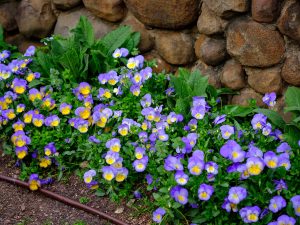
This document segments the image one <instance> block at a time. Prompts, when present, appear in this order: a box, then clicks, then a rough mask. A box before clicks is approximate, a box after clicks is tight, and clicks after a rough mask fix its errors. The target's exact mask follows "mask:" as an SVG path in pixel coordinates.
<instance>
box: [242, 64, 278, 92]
mask: <svg viewBox="0 0 300 225" xmlns="http://www.w3.org/2000/svg"><path fill="white" fill-rule="evenodd" d="M245 70H246V73H247V75H248V84H249V85H250V86H251V87H252V88H253V89H254V90H255V91H257V92H259V93H262V94H265V93H269V92H276V93H281V91H282V80H281V76H280V73H281V68H280V66H275V67H270V68H266V69H262V68H251V67H248V68H245Z"/></svg>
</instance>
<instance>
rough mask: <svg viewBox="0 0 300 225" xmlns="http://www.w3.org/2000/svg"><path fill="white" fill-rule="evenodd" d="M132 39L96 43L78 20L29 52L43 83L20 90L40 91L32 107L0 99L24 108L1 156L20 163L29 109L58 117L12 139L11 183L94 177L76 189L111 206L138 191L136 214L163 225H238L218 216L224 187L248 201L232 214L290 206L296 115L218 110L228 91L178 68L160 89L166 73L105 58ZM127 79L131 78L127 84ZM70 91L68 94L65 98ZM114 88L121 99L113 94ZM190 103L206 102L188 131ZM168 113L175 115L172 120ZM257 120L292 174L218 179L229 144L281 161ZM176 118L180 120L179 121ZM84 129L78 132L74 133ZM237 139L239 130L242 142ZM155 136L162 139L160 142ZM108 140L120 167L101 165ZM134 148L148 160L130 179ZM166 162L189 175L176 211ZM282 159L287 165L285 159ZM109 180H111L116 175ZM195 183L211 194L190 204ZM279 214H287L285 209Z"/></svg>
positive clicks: (295, 105) (274, 171)
mask: <svg viewBox="0 0 300 225" xmlns="http://www.w3.org/2000/svg"><path fill="white" fill-rule="evenodd" d="M0 36H1V35H0ZM139 38H140V36H139V34H136V33H132V32H131V31H130V29H129V28H128V27H120V28H119V29H117V30H115V31H113V32H112V33H110V34H108V35H107V36H105V37H104V38H102V39H100V40H95V39H94V34H93V29H92V26H91V24H90V23H89V22H88V21H87V20H86V19H85V18H81V19H80V21H79V23H78V25H77V27H76V28H74V29H73V30H72V31H71V36H70V37H68V38H62V37H58V36H54V37H53V38H51V39H46V40H45V42H47V46H45V47H43V48H41V49H39V50H38V51H37V55H36V57H34V58H33V65H32V66H31V67H30V69H31V70H32V71H40V72H42V76H41V78H40V79H34V80H33V81H31V82H29V83H28V87H29V88H36V89H37V90H40V94H41V97H40V99H36V100H32V99H31V98H30V96H29V93H28V89H26V91H25V92H24V93H22V94H18V96H17V98H16V99H14V100H13V101H10V100H11V99H4V98H1V99H2V100H1V101H0V103H1V107H2V106H3V107H4V108H5V109H4V110H6V109H8V108H9V109H13V110H15V111H14V112H16V106H17V105H18V104H20V103H22V104H25V105H26V109H25V111H24V112H18V113H16V114H15V117H14V118H11V119H4V120H3V121H2V120H1V126H0V129H1V131H2V132H1V139H2V140H3V142H4V146H3V150H4V153H5V154H9V155H12V156H13V157H15V158H16V159H17V157H19V155H17V156H16V154H17V152H16V148H15V147H16V146H17V147H20V146H18V145H19V144H20V143H21V144H20V145H22V144H23V143H22V142H21V141H20V142H19V140H18V142H16V140H17V139H15V140H14V139H13V138H12V139H11V136H12V135H13V134H15V133H16V132H17V131H16V130H15V128H13V124H14V123H15V122H16V121H18V120H22V121H24V118H25V115H24V114H25V113H26V112H29V111H30V112H31V113H34V116H35V115H36V114H41V115H43V116H44V118H49V117H50V116H52V115H57V116H58V117H59V124H58V125H57V126H56V125H55V126H54V125H51V123H50V125H46V124H45V123H44V124H43V125H42V126H40V127H38V126H36V125H35V124H34V123H33V122H30V123H26V124H25V127H24V128H22V129H24V131H25V133H24V134H23V133H22V134H20V135H19V136H18V139H22V140H23V139H25V140H26V141H27V142H28V139H27V138H29V139H30V142H28V143H27V142H26V147H28V149H27V151H28V152H26V156H24V158H22V159H21V160H19V162H20V168H21V173H20V179H22V180H27V179H28V177H29V176H30V175H31V174H34V173H36V174H38V175H39V178H40V179H46V178H48V177H54V178H57V179H58V180H63V179H66V178H65V175H66V174H67V173H68V172H74V171H76V174H77V175H78V176H80V177H81V178H83V177H84V175H85V173H86V172H87V171H88V170H91V169H93V170H94V171H93V172H95V173H93V174H95V175H94V176H93V177H92V181H93V182H96V183H89V182H88V181H86V180H85V182H87V183H88V184H87V185H88V186H89V187H90V188H91V189H95V195H96V196H99V197H102V196H105V195H109V196H110V198H111V199H113V200H114V201H120V200H121V199H123V198H131V197H132V196H133V192H134V191H139V192H140V193H141V194H142V196H143V197H144V200H143V201H144V203H145V205H146V206H147V207H146V208H145V209H143V210H144V211H147V212H148V211H150V210H154V209H155V208H157V207H162V208H164V209H165V210H166V215H165V216H164V217H163V220H162V222H161V224H162V225H166V224H174V225H177V224H178V225H181V224H190V223H191V222H193V223H198V224H209V225H213V224H232V225H233V224H236V225H238V224H241V223H242V222H241V221H242V220H241V218H240V216H239V214H238V213H236V214H233V213H231V214H230V213H227V212H226V210H224V209H222V204H223V202H224V199H225V198H226V197H227V195H228V191H229V189H230V187H233V186H243V187H245V188H246V189H247V193H248V194H247V198H246V199H245V200H243V201H242V202H241V203H239V205H238V209H241V208H242V207H246V206H254V205H258V206H260V207H261V209H264V208H267V207H268V205H269V202H270V199H271V198H272V197H274V196H275V195H278V194H280V195H281V196H283V197H284V198H285V199H286V200H290V199H291V197H292V196H294V195H295V194H297V193H298V190H299V188H300V185H299V182H298V181H297V179H296V178H297V177H299V176H300V160H299V157H300V153H299V148H297V146H296V145H295V144H296V141H297V140H299V137H298V135H299V130H298V127H297V126H298V125H299V123H297V122H298V121H297V117H296V118H295V119H294V121H293V122H292V123H291V124H285V122H284V121H283V119H282V118H281V117H280V116H279V114H277V113H275V112H273V111H272V110H268V109H260V108H258V107H257V106H256V104H255V101H251V102H250V103H251V104H250V106H247V107H242V106H231V105H226V106H223V102H222V99H221V97H222V96H223V95H226V94H233V93H234V92H232V91H230V90H229V89H226V88H224V89H218V90H217V89H215V88H214V87H213V86H211V85H209V84H208V78H207V77H205V76H202V75H201V74H200V72H199V71H193V72H189V71H188V70H186V69H179V72H178V76H175V75H170V84H169V81H168V77H169V75H166V74H164V73H160V74H155V73H151V74H148V72H147V74H146V72H145V67H147V66H153V63H150V62H144V63H141V64H142V65H138V66H136V67H135V68H134V69H129V68H128V66H127V59H126V58H125V57H122V58H117V59H114V58H112V57H111V54H112V53H113V52H114V50H115V48H119V47H127V48H128V49H129V50H130V56H134V55H135V53H136V49H135V47H136V46H137V44H138V41H139ZM6 63H7V62H6ZM35 69H36V70H35ZM147 69H150V68H147ZM110 70H113V71H115V72H116V73H117V77H118V79H116V80H117V81H116V83H113V82H109V81H108V82H103V83H102V82H98V81H97V82H93V81H95V80H96V78H97V75H98V73H100V72H104V73H106V72H111V71H110ZM29 71H30V70H29V69H28V68H23V71H22V72H24V77H26V76H27V75H28V73H29ZM128 74H130V75H132V76H128ZM141 74H143V75H144V77H143V79H142V82H141V83H138V81H137V80H138V79H137V80H135V79H134V76H135V75H141ZM106 75H108V73H107V74H106ZM146 75H147V76H146ZM148 75H149V76H148ZM16 76H18V75H16V74H13V75H12V77H10V78H9V79H7V80H5V81H1V82H0V84H1V85H2V86H1V88H2V89H3V95H4V93H6V92H8V91H11V90H12V89H11V87H10V85H7V84H10V83H11V81H12V80H13V79H14V78H15V77H16ZM146 77H147V78H146ZM150 77H151V78H150ZM105 79H107V78H105ZM108 80H109V79H108ZM82 81H85V82H86V81H89V82H90V84H91V85H88V86H89V87H88V89H85V88H82V87H81V89H80V88H79V87H80V84H78V82H82ZM136 83H138V84H139V85H136ZM169 85H171V86H172V87H174V89H175V94H174V95H172V94H170V96H167V95H166V94H165V89H166V88H167V87H169ZM136 86H138V87H139V88H140V89H139V91H140V92H137V93H135V92H134V91H132V87H136ZM74 88H75V89H76V90H75V91H74V92H76V93H73V91H72V89H74ZM118 88H120V90H121V92H122V94H120V92H118ZM103 89H104V91H105V93H109V94H108V95H100V92H101V91H103ZM116 89H117V91H116ZM42 90H43V91H42ZM13 91H14V90H13ZM146 94H150V95H151V101H150V102H147V104H146V103H145V105H143V104H142V103H141V102H143V101H144V100H145V99H144V96H145V95H146ZM298 94H299V93H298V91H297V90H295V89H292V91H289V92H288V93H287V96H286V98H287V102H289V108H288V110H289V111H292V112H295V113H296V115H297V113H299V110H298V109H299V102H298V101H295V99H290V98H296V97H297V96H298ZM195 96H202V97H205V98H204V99H203V101H204V100H205V102H204V103H203V104H204V107H205V108H207V109H208V108H209V110H207V112H205V115H203V118H202V119H199V118H198V119H197V120H194V121H196V123H195V124H193V125H190V124H189V122H190V119H191V118H192V115H191V105H192V101H193V97H195ZM48 98H51V100H53V101H52V102H53V105H51V106H53V107H51V106H50V107H48V106H45V104H44V103H45V102H47V101H46V100H47V99H48ZM3 99H4V100H3ZM89 101H91V102H89ZM61 103H68V104H70V105H72V109H71V111H70V113H66V114H63V113H62V111H61V110H60V105H61ZM51 104H52V103H51ZM199 104H202V102H201V103H199ZM79 107H84V109H85V110H87V111H89V114H88V115H87V116H85V114H84V113H78V111H80V110H78V109H79ZM37 109H38V110H37ZM81 109H82V108H81ZM147 110H149V112H151V114H149V115H150V116H148V115H147V116H146V115H144V114H146V111H147ZM118 111H122V114H121V115H120V114H119V112H118ZM174 111H175V112H176V113H181V114H182V115H178V114H176V113H175V114H174ZM116 112H118V113H116ZM257 113H262V114H264V115H266V116H267V117H268V121H267V122H270V123H271V124H272V131H274V130H275V129H281V130H283V131H284V132H285V133H284V141H288V142H289V143H293V145H292V147H293V149H292V151H290V152H289V160H290V162H291V165H292V166H291V168H285V167H283V166H284V165H278V166H276V168H268V166H267V165H266V166H265V167H264V168H262V170H261V171H260V173H259V174H252V175H251V176H250V175H249V174H248V175H249V177H248V178H247V179H241V176H242V175H244V173H241V172H240V171H234V172H231V173H229V172H227V171H228V170H227V169H228V167H229V166H231V165H235V164H234V163H235V162H234V160H233V159H234V155H233V154H232V153H228V155H231V154H232V159H228V158H229V157H228V158H225V157H223V156H224V154H222V155H221V154H220V149H221V148H222V147H223V146H224V144H225V143H227V141H228V139H230V140H234V141H236V142H237V143H238V144H239V145H240V147H241V150H240V151H242V150H243V151H245V152H244V153H245V154H246V152H247V151H248V150H249V149H250V146H252V145H254V146H255V147H257V148H259V149H260V150H261V152H262V154H264V153H266V152H267V151H270V150H271V151H274V153H275V154H276V155H278V156H279V154H280V153H277V152H276V149H277V148H278V146H279V145H280V144H281V143H282V140H281V139H280V138H277V137H274V135H266V134H265V133H263V132H262V130H260V129H257V130H254V128H253V127H252V124H251V120H252V118H253V115H254V114H257ZM224 114H225V115H226V120H225V121H224V122H223V123H222V124H216V123H214V120H215V119H216V118H217V117H219V116H221V115H224ZM152 115H153V116H152ZM151 116H152V117H151ZM297 116H299V115H297ZM182 117H184V119H185V120H183V121H181V119H180V118H182ZM194 119H195V118H194ZM104 121H105V122H104ZM126 124H127V125H128V132H127V133H125V134H124V133H122V132H120V129H121V128H120V127H122V125H126ZM145 124H146V125H145ZM225 124H226V125H229V126H234V128H235V129H234V130H235V131H234V132H233V133H232V134H231V135H230V136H229V137H228V139H226V138H225V137H224V134H223V133H222V132H221V126H222V125H225ZM84 126H85V128H86V130H84V129H81V128H82V127H84ZM239 131H242V135H241V134H240V132H239ZM142 132H143V133H142ZM191 133H193V134H192V135H194V136H197V138H196V140H186V139H187V137H188V136H189V135H191ZM141 134H143V135H145V134H146V136H147V138H145V139H143V138H141V137H140V135H141ZM25 135H27V136H26V137H27V138H25ZM164 135H165V136H164ZM164 137H167V138H166V139H164ZM92 138H93V139H92ZM113 138H117V139H119V141H120V145H121V149H120V151H119V152H118V154H115V155H114V157H119V158H118V160H120V161H118V162H117V163H116V162H114V163H110V161H109V160H108V159H106V156H107V153H108V152H109V153H112V152H114V150H113V148H110V146H108V145H107V143H108V141H111V140H112V139H113ZM185 138H186V139H185ZM95 139H96V140H95ZM51 142H53V143H55V147H56V152H55V153H52V152H51V154H50V155H47V154H46V152H47V151H45V147H46V145H48V144H49V143H51ZM189 145H190V146H189ZM192 145H193V146H192ZM137 147H141V148H143V149H145V152H144V153H143V155H142V159H144V160H145V159H147V160H146V161H147V163H145V164H146V165H145V170H144V171H143V172H141V171H138V169H137V168H139V167H135V166H134V164H135V163H136V162H140V161H139V160H141V159H139V158H140V157H139V156H138V154H136V150H137ZM196 149H201V151H202V153H203V159H200V158H201V157H200V156H198V157H197V159H196V158H194V159H193V160H195V161H197V163H203V168H201V171H200V174H198V175H193V173H192V172H191V170H190V168H189V166H188V165H189V164H190V161H191V157H192V154H193V152H195V150H196ZM116 151H117V150H116ZM189 151H191V152H189ZM199 151H200V150H199ZM228 151H230V150H228ZM114 153H116V152H114ZM114 153H113V154H114ZM116 155H118V156H116ZM169 156H176V157H177V159H178V160H179V162H180V164H182V167H183V171H184V172H185V173H186V174H187V175H188V177H189V180H188V182H187V183H186V184H185V185H184V186H183V187H184V188H185V189H186V190H187V191H188V193H189V194H188V199H187V200H188V204H186V205H184V206H183V205H181V204H180V203H179V202H178V201H176V200H175V199H174V198H173V197H172V196H171V195H170V191H171V190H172V188H173V187H175V186H177V185H178V183H177V182H178V181H176V180H175V177H174V174H175V173H176V172H175V170H176V167H177V166H178V165H176V166H174V165H173V167H174V169H171V170H174V171H169V170H167V169H165V168H166V167H165V164H166V158H167V157H169ZM284 156H285V157H286V154H285V155H284ZM48 157H49V158H48ZM44 159H50V160H51V161H50V162H51V164H50V165H48V166H46V167H45V166H43V165H42V164H41V162H42V161H43V160H44ZM173 159H174V158H173ZM177 159H175V160H177ZM248 159H249V158H247V157H244V158H243V159H242V160H240V161H239V163H242V164H243V165H245V166H246V167H247V165H246V164H247V161H248ZM211 161H213V162H215V163H216V164H217V165H218V169H217V170H218V172H217V173H216V174H214V175H213V178H214V179H210V178H209V177H208V176H207V175H208V173H209V171H208V170H206V169H205V168H204V165H206V163H208V162H211ZM104 167H106V168H107V167H110V169H112V167H113V168H114V169H113V175H114V176H115V177H114V178H113V179H112V180H110V179H108V178H107V177H105V176H104V172H105V171H104V170H105V169H104ZM121 169H126V170H127V171H128V174H126V176H124V177H125V178H124V181H122V180H118V179H117V176H118V175H120V174H116V173H119V172H120V171H121ZM249 171H250V170H249V169H248V168H247V171H244V172H247V173H249ZM247 173H246V174H247ZM146 174H150V175H151V176H152V178H153V181H152V182H151V184H150V182H149V183H147V182H146V179H145V175H146ZM210 175H212V174H210ZM118 178H119V179H120V177H118ZM121 178H122V177H121ZM279 179H285V181H286V182H287V184H288V187H289V189H288V190H282V191H277V190H275V185H274V183H273V181H274V180H279ZM204 183H206V184H210V185H212V186H213V187H214V193H213V195H212V196H211V199H210V200H209V201H202V200H200V199H199V195H198V188H199V186H200V184H204ZM80 202H82V203H88V202H89V199H88V198H86V197H81V198H80ZM191 204H193V205H195V204H196V205H197V207H198V208H196V209H195V208H193V207H191ZM280 213H282V214H283V213H287V214H288V215H290V216H295V213H294V210H293V208H292V205H291V204H290V203H289V204H288V207H287V208H286V209H282V211H281V212H280ZM277 217H278V215H273V214H271V213H269V214H267V215H266V216H265V217H264V218H263V219H260V220H259V221H258V222H257V224H259V225H264V224H267V223H269V222H270V221H273V220H275V219H276V218H277Z"/></svg>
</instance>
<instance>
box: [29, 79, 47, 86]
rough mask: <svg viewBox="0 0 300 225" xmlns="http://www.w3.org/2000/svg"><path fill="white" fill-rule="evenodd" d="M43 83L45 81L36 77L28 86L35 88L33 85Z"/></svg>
mask: <svg viewBox="0 0 300 225" xmlns="http://www.w3.org/2000/svg"><path fill="white" fill-rule="evenodd" d="M41 84H43V82H42V81H41V80H38V79H35V80H33V81H31V82H30V83H29V85H28V87H29V88H33V87H36V86H39V85H41Z"/></svg>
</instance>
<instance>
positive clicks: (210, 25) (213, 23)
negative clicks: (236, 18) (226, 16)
mask: <svg viewBox="0 0 300 225" xmlns="http://www.w3.org/2000/svg"><path fill="white" fill-rule="evenodd" d="M227 23H228V21H226V20H223V19H222V18H221V17H219V16H217V15H216V14H215V13H214V12H213V11H211V10H210V9H209V8H208V7H207V5H206V4H205V3H203V4H202V7H201V14H200V16H199V18H198V22H197V27H198V30H199V32H200V33H201V34H206V35H211V34H216V33H222V32H223V31H224V29H225V27H226V25H227Z"/></svg>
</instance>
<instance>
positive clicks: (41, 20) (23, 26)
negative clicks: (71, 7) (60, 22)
mask: <svg viewBox="0 0 300 225" xmlns="http://www.w3.org/2000/svg"><path fill="white" fill-rule="evenodd" d="M16 20H17V24H18V27H19V31H20V33H22V34H24V35H25V36H26V37H36V38H44V37H46V36H48V35H49V34H50V32H51V31H52V29H53V26H54V24H55V22H56V16H55V15H54V12H53V10H52V6H51V0H43V1H41V0H23V1H21V3H20V5H19V7H18V14H17V15H16Z"/></svg>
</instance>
